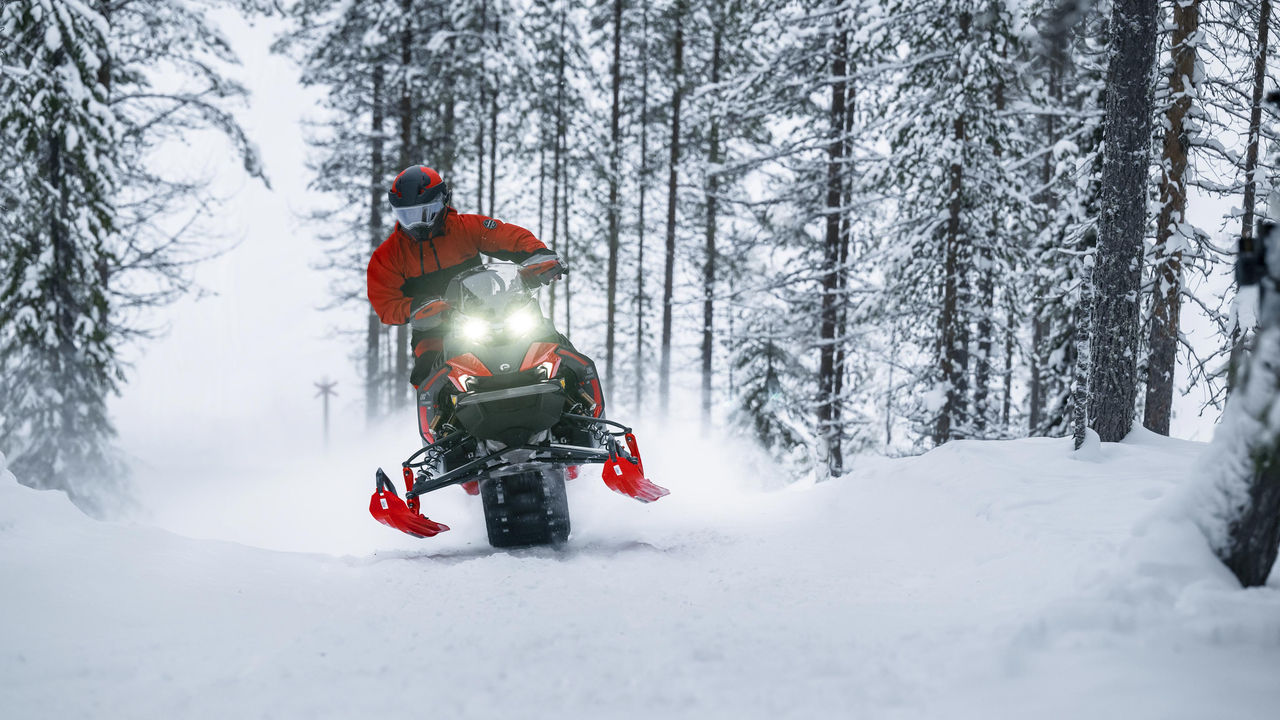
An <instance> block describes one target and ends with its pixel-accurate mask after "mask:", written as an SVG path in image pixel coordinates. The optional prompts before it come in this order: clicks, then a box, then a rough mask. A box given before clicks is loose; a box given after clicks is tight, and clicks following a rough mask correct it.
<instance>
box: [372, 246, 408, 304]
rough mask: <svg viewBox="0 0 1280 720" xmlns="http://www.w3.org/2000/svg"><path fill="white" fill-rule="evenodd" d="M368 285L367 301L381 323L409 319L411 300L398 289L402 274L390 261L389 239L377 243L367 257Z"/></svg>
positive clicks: (401, 283)
mask: <svg viewBox="0 0 1280 720" xmlns="http://www.w3.org/2000/svg"><path fill="white" fill-rule="evenodd" d="M368 285H369V302H370V303H371V304H372V305H373V311H374V312H376V313H378V318H379V319H381V320H382V322H383V324H385V325H400V324H403V323H406V322H408V321H409V305H410V303H412V302H413V301H412V300H411V299H410V298H408V297H407V296H406V295H405V294H404V293H403V292H401V290H400V288H401V287H402V286H403V285H404V276H403V275H401V274H400V273H399V272H398V271H397V270H396V269H395V266H394V265H393V264H392V262H391V246H390V240H388V241H387V242H384V243H382V244H381V245H379V246H378V249H377V250H374V251H373V257H371V258H369V272H368Z"/></svg>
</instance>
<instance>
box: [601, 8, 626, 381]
mask: <svg viewBox="0 0 1280 720" xmlns="http://www.w3.org/2000/svg"><path fill="white" fill-rule="evenodd" d="M610 75H611V76H612V78H613V108H612V111H611V112H610V117H609V209H608V213H609V237H608V242H609V264H608V280H607V283H606V290H605V292H606V294H607V299H606V305H607V313H608V319H607V320H606V322H605V340H604V379H605V382H604V387H605V393H606V394H607V396H609V397H612V396H613V378H614V374H613V368H614V362H613V360H614V344H615V337H616V332H615V327H614V326H615V324H616V321H617V309H618V174H619V173H620V172H621V168H620V166H621V164H622V133H621V124H620V119H621V115H622V103H621V93H622V0H613V63H612V65H611V67H610Z"/></svg>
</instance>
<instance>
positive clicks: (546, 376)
mask: <svg viewBox="0 0 1280 720" xmlns="http://www.w3.org/2000/svg"><path fill="white" fill-rule="evenodd" d="M555 369H556V366H555V365H554V364H553V363H552V362H551V361H550V360H548V361H546V362H544V363H538V371H539V372H541V373H542V379H543V380H550V379H551V373H553V372H555Z"/></svg>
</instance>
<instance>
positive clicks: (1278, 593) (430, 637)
mask: <svg viewBox="0 0 1280 720" xmlns="http://www.w3.org/2000/svg"><path fill="white" fill-rule="evenodd" d="M680 446H681V445H680V443H679V442H678V441H677V440H672V439H668V440H666V441H665V442H657V443H654V447H655V451H653V452H652V453H651V455H652V459H651V460H650V464H651V465H652V467H651V468H650V471H651V474H652V475H653V476H654V477H655V479H661V480H665V481H667V482H669V483H670V485H671V487H672V490H673V494H672V495H671V497H669V498H667V499H665V500H664V501H663V503H659V504H655V505H651V506H638V505H636V504H634V503H632V502H631V501H630V500H627V499H626V498H622V497H620V496H617V495H614V494H612V493H610V492H608V491H607V490H606V489H605V488H604V487H603V486H602V485H601V484H600V483H599V481H598V480H597V479H595V478H594V477H586V476H584V477H583V478H582V479H580V480H577V481H574V482H573V483H571V486H570V493H571V497H570V501H571V503H572V504H573V506H574V518H575V520H577V521H579V523H578V525H577V527H576V528H575V532H574V536H573V538H572V539H571V541H570V543H569V544H568V546H567V547H565V548H563V549H561V550H546V549H544V550H527V551H517V552H497V551H493V550H491V549H489V548H488V547H487V546H486V545H485V544H484V540H483V526H482V522H481V521H480V520H479V508H478V507H476V506H474V504H473V503H474V500H473V499H471V498H468V497H466V496H465V495H463V493H462V492H461V491H458V492H457V493H454V494H449V493H437V495H440V496H447V497H445V498H444V499H443V500H442V501H441V504H440V505H439V506H437V507H436V508H434V509H432V510H431V513H432V514H433V515H435V514H439V515H440V517H441V519H444V520H446V521H447V522H449V523H450V524H451V525H453V526H454V527H455V531H452V532H450V533H446V534H445V535H442V536H440V537H439V538H436V539H433V540H431V541H413V540H412V539H410V538H403V537H402V536H400V535H399V534H398V533H394V532H392V531H390V530H385V529H383V528H381V526H377V525H376V524H375V523H373V522H372V521H371V520H369V519H368V517H367V516H365V515H364V507H363V506H362V503H361V502H359V500H358V499H357V501H356V502H353V503H351V504H350V505H347V506H343V507H345V508H346V510H345V514H344V513H340V512H338V511H337V510H336V509H335V510H334V511H333V512H332V513H331V512H330V511H329V510H328V508H329V507H331V506H332V507H333V508H337V507H339V505H338V503H337V502H335V501H331V500H329V499H326V497H327V495H338V496H341V495H343V494H344V493H347V494H350V495H352V496H353V497H355V496H359V495H367V493H368V492H369V490H368V489H367V488H364V487H352V488H350V489H349V490H342V491H341V492H339V491H337V490H336V488H339V487H345V486H346V485H354V484H355V483H354V482H353V481H352V480H351V478H350V476H348V475H346V469H345V467H344V465H345V464H346V462H345V461H333V462H331V463H329V464H330V465H331V466H332V467H330V468H329V470H328V472H329V473H330V474H329V475H327V476H326V475H320V474H319V473H321V470H319V469H316V468H302V469H294V470H293V471H292V472H296V473H301V474H304V475H306V476H307V480H308V482H309V483H310V484H311V487H312V489H313V491H314V495H315V497H316V498H317V499H318V500H317V505H316V510H315V512H314V513H313V512H312V509H311V508H308V506H307V504H306V502H305V501H303V499H302V498H299V496H298V495H297V494H296V493H295V490H296V489H297V484H296V483H294V482H292V481H291V480H290V478H289V477H288V476H287V473H288V472H289V471H288V470H284V469H282V470H281V471H280V472H282V473H285V474H284V475H282V476H281V477H280V478H279V479H278V482H276V483H266V484H264V486H265V487H271V488H275V490H274V492H276V493H278V494H279V496H278V497H273V496H271V492H272V491H270V490H266V489H262V487H259V489H258V491H257V492H258V493H259V494H258V495H256V496H254V497H253V499H252V501H245V502H242V503H230V504H224V505H218V504H217V503H214V502H209V503H207V504H205V505H204V512H205V514H206V515H216V514H218V513H220V512H224V511H225V512H230V513H232V515H231V516H230V517H228V518H224V519H223V521H222V524H218V523H217V522H213V521H210V522H207V523H206V524H205V525H204V526H203V527H204V531H205V534H208V532H209V530H210V529H217V528H223V529H225V530H228V532H226V533H224V535H225V536H226V537H229V538H233V539H245V538H246V537H248V536H251V535H253V534H254V533H253V531H252V530H251V529H248V528H246V527H242V528H241V530H242V531H241V532H232V531H233V530H235V528H236V527H237V525H236V518H239V521H240V523H241V524H242V525H243V526H249V525H254V524H256V523H260V522H263V521H264V518H266V517H267V514H268V509H269V510H271V511H274V512H275V513H276V514H277V516H278V517H279V518H280V519H281V522H283V523H285V524H286V525H290V524H292V525H294V526H296V527H303V526H304V525H305V523H304V522H303V520H304V519H305V518H307V517H308V516H309V515H310V516H311V517H312V518H313V519H314V518H315V517H319V518H320V519H321V520H322V521H323V522H322V523H321V525H320V527H321V528H325V529H327V530H328V536H327V537H328V539H329V540H328V544H325V543H321V542H316V543H315V544H316V546H317V547H318V548H319V549H322V550H324V552H312V553H304V552H283V551H279V550H268V549H262V548H257V547H251V546H249V545H244V544H237V543H233V542H226V541H222V540H213V539H192V538H188V537H183V536H181V535H178V534H173V533H171V532H169V531H167V530H162V529H158V528H154V527H146V526H139V525H130V524H121V523H103V522H97V521H93V520H90V519H89V518H87V517H85V516H83V515H82V514H81V513H80V512H79V511H77V510H76V509H75V508H74V507H72V506H71V505H70V503H68V502H67V500H66V499H65V497H64V496H62V495H60V494H56V493H52V492H37V491H33V490H30V489H28V488H25V487H21V486H19V485H18V484H16V482H14V481H13V479H12V478H11V476H7V475H5V473H4V471H3V470H0V476H4V477H2V478H0V577H3V578H4V581H5V590H6V591H5V592H4V593H2V594H0V707H3V708H4V709H5V711H4V715H5V717H6V718H8V717H13V718H28V717H96V718H115V717H121V718H124V717H160V716H177V717H186V718H225V717H308V718H328V717H333V718H343V717H392V716H400V715H403V714H404V713H405V712H414V713H418V714H423V715H431V716H441V717H450V716H454V717H466V718H488V717H497V716H515V717H598V716H603V717H654V716H658V717H691V718H692V717H698V718H703V717H762V718H763V717H770V718H773V717H806V718H812V717H895V718H899V717H900V718H936V717H971V716H972V717H1010V718H1013V717H1018V718H1023V717H1062V718H1079V717H1128V718H1134V717H1149V718H1205V717H1226V716H1233V717H1256V718H1262V717H1271V716H1272V714H1273V713H1274V709H1275V708H1276V707H1277V703H1280V685H1278V684H1277V683H1276V682H1275V669H1276V668H1277V667H1280V588H1277V587H1276V584H1275V582H1276V581H1275V580H1274V579H1273V581H1272V585H1271V586H1268V587H1264V588H1256V589H1253V590H1248V591H1242V590H1240V589H1239V587H1238V585H1237V584H1236V583H1235V581H1234V579H1233V578H1232V577H1231V576H1230V574H1229V573H1227V572H1226V570H1225V569H1223V568H1222V567H1221V566H1220V565H1219V564H1218V563H1217V561H1216V560H1215V559H1214V558H1213V556H1212V554H1211V553H1210V552H1209V550H1208V549H1207V547H1206V544H1205V541H1204V538H1203V537H1202V536H1201V535H1200V534H1199V531H1198V529H1197V528H1196V527H1195V526H1194V523H1193V522H1192V521H1190V520H1187V519H1184V518H1185V514H1182V515H1180V514H1178V513H1175V512H1171V511H1170V510H1169V508H1168V505H1169V504H1170V503H1171V502H1172V498H1174V497H1175V496H1177V495H1178V494H1179V493H1178V492H1177V491H1178V488H1179V486H1180V485H1181V484H1182V483H1183V482H1184V481H1185V480H1186V474H1187V472H1188V468H1189V467H1191V466H1192V465H1193V463H1194V461H1195V459H1196V458H1197V456H1198V455H1199V454H1200V453H1201V450H1202V446H1200V445H1197V444H1193V443H1187V442H1180V441H1175V440H1168V439H1165V438H1156V437H1152V436H1147V435H1142V434H1139V435H1136V436H1134V437H1131V438H1130V440H1129V441H1127V442H1125V443H1119V444H1103V445H1102V446H1101V447H1100V448H1099V450H1098V452H1096V453H1095V455H1094V459H1092V460H1088V461H1085V460H1079V459H1076V458H1075V456H1073V455H1072V453H1071V451H1070V441H1069V440H1046V439H1032V440H1021V441H1011V442H957V443H951V444H948V445H946V446H944V447H942V448H939V449H937V450H935V451H933V452H931V453H928V454H927V455H924V456H920V457H916V458H908V459H901V460H885V459H880V458H864V459H863V460H862V461H861V462H860V463H859V469H858V470H857V471H856V472H854V473H853V474H851V475H850V476H848V477H846V478H844V479H842V480H840V481H836V482H830V483H823V484H819V485H807V486H790V487H786V488H783V489H766V488H767V486H768V485H769V483H766V482H763V480H762V477H763V476H767V475H768V471H767V468H761V467H760V466H759V465H758V464H754V463H753V461H751V460H750V459H749V458H745V457H739V458H737V460H736V461H735V462H736V463H737V464H736V465H730V467H732V468H736V469H735V470H733V471H729V472H715V471H714V468H715V467H716V466H717V463H715V462H712V461H711V460H709V459H708V460H704V461H703V464H702V465H696V464H691V463H687V462H681V461H680V459H679V458H678V457H676V455H678V453H668V455H667V457H663V453H661V452H659V451H658V450H657V448H661V447H666V448H679V447H680ZM223 490H224V491H225V486H224V488H223ZM184 497H185V498H186V499H187V500H188V501H189V502H197V500H196V498H198V494H196V491H195V490H190V491H189V492H188V494H187V495H185V496H184ZM209 497H213V494H212V492H210V495H209ZM286 497H287V498H292V499H293V500H295V502H292V503H287V502H284V498H286ZM277 502H278V503H280V504H276V503H277ZM247 507H253V508H258V509H259V512H260V513H261V514H260V515H257V514H253V513H246V512H245V508H247ZM194 514H195V511H193V513H192V514H190V515H187V516H185V517H187V518H190V517H194ZM472 516H474V517H472ZM468 518H470V519H468ZM181 519H182V516H177V515H173V514H169V515H165V514H163V513H160V514H158V515H157V520H158V521H162V522H165V524H170V525H171V527H172V528H173V529H176V530H178V531H182V530H183V528H182V527H173V524H174V521H180V520H181ZM357 527H359V528H361V530H360V531H359V532H356V531H355V530H353V529H349V528H357ZM366 529H367V530H368V531H369V532H368V533H366V532H365V530H366ZM237 535H239V537H237ZM321 535H322V533H321V532H320V531H318V530H313V531H312V534H311V535H306V534H303V535H302V538H304V539H305V538H320V537H321ZM294 542H295V543H300V542H301V541H300V540H298V539H297V538H296V537H295V540H294ZM264 544H271V543H264ZM343 545H345V547H346V549H344V548H343V547H340V546H343ZM370 545H372V546H373V547H372V548H370V547H369V546H370Z"/></svg>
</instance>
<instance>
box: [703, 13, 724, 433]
mask: <svg viewBox="0 0 1280 720" xmlns="http://www.w3.org/2000/svg"><path fill="white" fill-rule="evenodd" d="M722 27H723V23H722V22H720V19H719V18H716V20H715V29H714V30H713V32H712V35H713V38H712V43H711V84H712V86H714V85H716V84H717V83H719V82H720V51H721V47H722V43H723V40H724V31H723V30H722V29H721V28H722ZM712 102H713V103H714V102H715V100H714V98H712ZM708 145H709V147H708V153H707V161H708V163H709V164H710V167H709V168H708V170H707V187H706V206H707V207H706V209H707V216H706V233H705V236H706V244H705V247H704V262H703V266H702V431H703V433H706V432H707V431H708V430H710V428H711V385H712V383H711V368H712V360H713V356H714V354H715V326H714V324H715V294H716V210H717V207H716V193H718V192H719V190H720V187H719V177H718V176H717V174H716V173H718V172H719V171H720V168H719V165H720V115H719V109H718V108H713V109H712V111H711V132H710V137H709V138H708Z"/></svg>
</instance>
